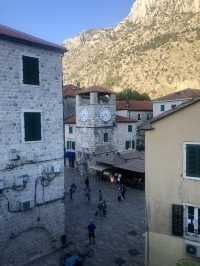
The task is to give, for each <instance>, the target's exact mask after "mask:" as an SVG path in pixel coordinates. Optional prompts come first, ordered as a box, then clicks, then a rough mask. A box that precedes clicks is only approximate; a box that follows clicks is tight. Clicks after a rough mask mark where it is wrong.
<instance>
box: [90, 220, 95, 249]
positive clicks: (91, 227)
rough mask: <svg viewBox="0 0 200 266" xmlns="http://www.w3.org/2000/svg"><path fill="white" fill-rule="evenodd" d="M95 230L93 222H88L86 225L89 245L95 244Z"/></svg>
mask: <svg viewBox="0 0 200 266" xmlns="http://www.w3.org/2000/svg"><path fill="white" fill-rule="evenodd" d="M95 230H96V225H95V224H94V223H93V222H90V223H89V225H88V237H89V243H90V244H92V242H93V244H95Z"/></svg>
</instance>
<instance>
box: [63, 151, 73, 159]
mask: <svg viewBox="0 0 200 266" xmlns="http://www.w3.org/2000/svg"><path fill="white" fill-rule="evenodd" d="M65 158H68V159H71V160H74V159H75V152H74V151H66V152H65Z"/></svg>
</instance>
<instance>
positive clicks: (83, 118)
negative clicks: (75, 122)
mask: <svg viewBox="0 0 200 266" xmlns="http://www.w3.org/2000/svg"><path fill="white" fill-rule="evenodd" d="M87 119H88V111H87V110H86V109H83V110H81V111H80V120H81V121H82V122H85V121H87Z"/></svg>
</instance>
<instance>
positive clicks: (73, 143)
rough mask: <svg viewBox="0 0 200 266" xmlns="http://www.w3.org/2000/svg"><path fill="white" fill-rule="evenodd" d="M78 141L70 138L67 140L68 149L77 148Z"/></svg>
mask: <svg viewBox="0 0 200 266" xmlns="http://www.w3.org/2000/svg"><path fill="white" fill-rule="evenodd" d="M75 148H76V143H75V141H71V140H68V141H67V150H75Z"/></svg>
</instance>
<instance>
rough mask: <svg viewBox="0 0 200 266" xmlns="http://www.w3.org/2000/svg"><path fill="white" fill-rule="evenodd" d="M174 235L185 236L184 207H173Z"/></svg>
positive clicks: (174, 205)
mask: <svg viewBox="0 0 200 266" xmlns="http://www.w3.org/2000/svg"><path fill="white" fill-rule="evenodd" d="M172 235H174V236H183V205H177V204H173V205H172Z"/></svg>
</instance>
